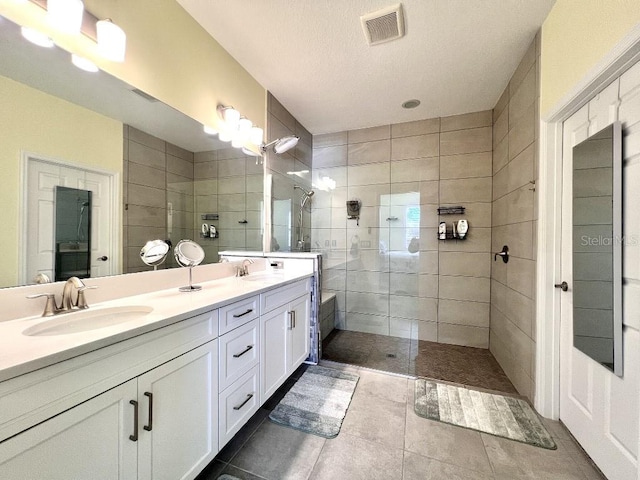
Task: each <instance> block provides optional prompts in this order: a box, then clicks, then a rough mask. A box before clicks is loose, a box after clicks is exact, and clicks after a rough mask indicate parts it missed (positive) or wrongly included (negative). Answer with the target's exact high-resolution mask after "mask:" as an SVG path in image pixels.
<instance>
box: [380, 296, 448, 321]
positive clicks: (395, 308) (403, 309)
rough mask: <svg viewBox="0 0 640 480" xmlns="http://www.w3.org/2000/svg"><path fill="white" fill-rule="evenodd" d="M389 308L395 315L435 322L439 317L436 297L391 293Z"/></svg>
mask: <svg viewBox="0 0 640 480" xmlns="http://www.w3.org/2000/svg"><path fill="white" fill-rule="evenodd" d="M389 308H390V311H391V312H392V314H393V316H394V317H399V318H412V319H415V320H421V321H425V322H435V321H436V319H437V318H438V300H437V299H436V298H418V297H405V296H402V295H391V296H390V297H389Z"/></svg>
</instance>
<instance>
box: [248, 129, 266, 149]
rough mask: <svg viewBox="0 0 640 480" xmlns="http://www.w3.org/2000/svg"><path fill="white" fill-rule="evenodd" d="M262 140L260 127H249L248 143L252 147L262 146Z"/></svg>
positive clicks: (262, 132)
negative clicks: (251, 144) (252, 145)
mask: <svg viewBox="0 0 640 480" xmlns="http://www.w3.org/2000/svg"><path fill="white" fill-rule="evenodd" d="M263 138H264V130H262V129H261V128H260V127H256V126H253V127H251V131H250V132H249V142H251V143H253V144H254V145H262V142H263V141H264V140H263Z"/></svg>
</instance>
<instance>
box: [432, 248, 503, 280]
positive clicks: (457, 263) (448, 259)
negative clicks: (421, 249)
mask: <svg viewBox="0 0 640 480" xmlns="http://www.w3.org/2000/svg"><path fill="white" fill-rule="evenodd" d="M439 272H440V274H441V275H461V276H465V277H486V278H489V277H490V276H491V254H489V253H467V252H440V269H439Z"/></svg>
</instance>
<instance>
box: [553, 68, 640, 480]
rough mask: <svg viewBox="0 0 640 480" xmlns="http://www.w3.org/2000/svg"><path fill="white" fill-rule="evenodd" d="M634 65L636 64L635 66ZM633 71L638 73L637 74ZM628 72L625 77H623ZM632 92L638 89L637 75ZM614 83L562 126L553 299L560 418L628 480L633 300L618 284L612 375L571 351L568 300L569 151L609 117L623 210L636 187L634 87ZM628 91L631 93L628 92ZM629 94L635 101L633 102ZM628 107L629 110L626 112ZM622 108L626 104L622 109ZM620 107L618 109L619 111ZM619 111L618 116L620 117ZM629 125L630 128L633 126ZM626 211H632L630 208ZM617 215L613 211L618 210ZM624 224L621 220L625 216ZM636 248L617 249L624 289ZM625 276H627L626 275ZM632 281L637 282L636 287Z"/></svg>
mask: <svg viewBox="0 0 640 480" xmlns="http://www.w3.org/2000/svg"><path fill="white" fill-rule="evenodd" d="M638 68H640V67H638ZM638 73H640V71H638ZM628 74H633V72H631V71H630V72H627V74H625V75H628ZM638 77H639V78H638V80H639V81H638V83H637V84H636V85H637V87H640V75H638ZM620 85H621V83H620V81H619V80H616V81H615V82H614V83H612V84H611V85H610V86H609V87H607V88H606V89H605V90H603V91H602V92H601V93H600V94H599V95H597V96H596V97H595V98H594V99H593V100H592V101H591V102H589V104H587V105H585V106H584V107H583V108H582V109H580V110H579V111H578V112H576V113H575V114H574V115H573V116H572V117H570V118H569V119H568V120H567V121H565V123H564V128H563V164H562V168H563V180H562V182H563V194H562V262H561V263H562V266H561V269H562V271H561V278H558V279H557V281H558V283H559V282H560V281H562V280H564V281H566V282H567V283H568V284H569V290H568V291H567V292H562V293H561V292H560V291H559V290H558V294H559V295H561V326H560V329H561V331H560V419H561V420H562V421H563V422H564V424H565V425H566V426H567V428H569V430H570V431H571V433H572V434H573V435H574V436H575V438H576V439H577V440H578V442H580V444H581V445H582V447H583V448H584V449H585V450H586V452H587V453H588V454H589V455H590V456H591V458H592V459H593V460H594V461H595V462H596V464H597V465H598V467H599V468H600V469H601V470H602V471H603V472H604V474H605V475H606V476H607V478H609V479H611V480H615V479H621V480H627V479H628V480H631V479H637V478H638V461H637V460H638V459H637V456H638V434H639V433H638V426H639V420H640V419H639V416H638V412H639V406H640V405H639V403H640V401H639V392H640V375H639V374H638V365H640V363H639V362H640V335H639V332H638V329H637V325H635V326H634V324H636V323H637V311H630V310H629V309H628V308H627V305H628V301H629V300H628V299H629V298H630V297H629V295H635V296H638V295H639V294H640V292H638V291H636V292H633V293H632V292H631V291H630V287H629V286H628V285H625V286H624V287H623V288H624V296H625V308H624V315H623V322H624V324H625V326H624V331H623V332H624V333H623V358H624V360H623V371H624V376H623V377H622V378H621V377H617V376H616V375H614V374H613V373H612V372H611V371H609V370H608V369H606V368H605V367H603V366H601V365H600V364H598V363H597V362H595V361H594V360H592V359H591V358H589V357H588V356H586V355H585V354H583V353H582V352H581V351H579V350H577V349H576V348H574V347H573V297H572V288H571V287H572V284H573V278H572V253H573V252H572V193H573V192H572V178H573V173H572V167H573V158H572V148H573V146H575V145H576V144H577V143H580V142H581V141H582V140H584V139H586V138H587V137H588V136H589V135H592V134H594V133H596V132H597V131H599V130H601V129H602V128H604V127H606V126H607V125H609V124H611V123H612V122H614V121H616V120H618V119H619V120H620V121H621V122H622V127H623V137H624V138H625V147H624V148H623V156H624V158H625V165H624V169H623V172H624V173H623V177H625V182H627V181H628V179H629V177H630V174H632V173H635V175H636V178H637V180H638V181H637V183H635V185H634V187H633V188H628V187H629V186H630V185H628V184H627V185H626V187H627V188H625V193H624V199H623V204H624V205H625V208H626V211H629V210H630V209H631V208H630V206H631V205H634V204H635V203H637V200H636V201H634V198H635V199H637V193H636V192H634V191H633V189H634V188H635V189H636V190H637V188H639V187H640V162H637V163H638V166H637V167H635V168H636V169H637V171H636V170H635V169H634V170H633V171H632V170H631V169H632V167H631V162H629V159H630V158H632V157H634V156H635V157H638V156H639V154H640V141H637V140H636V144H637V145H636V150H637V151H636V153H635V154H634V153H633V152H632V151H631V149H630V148H628V147H629V146H630V142H629V139H630V138H631V137H632V136H635V137H636V138H637V139H638V140H640V129H639V128H638V127H640V88H634V89H629V91H630V93H629V94H628V95H623V94H622V89H621V88H620ZM631 91H635V94H633V95H632V94H631ZM633 97H635V99H633ZM631 103H634V104H635V107H634V108H629V106H630V105H631ZM625 104H627V105H625ZM623 107H624V108H623ZM623 111H624V112H625V113H624V115H623V114H622V112H623ZM634 124H637V125H636V126H635V127H634V126H633V125H634ZM633 210H635V211H637V209H636V208H633ZM618 214H620V212H618ZM625 220H626V218H625ZM623 233H624V235H625V237H629V238H630V237H631V236H633V235H636V236H637V235H638V234H639V233H640V221H638V222H636V223H635V224H633V223H632V222H631V221H629V222H625V224H624V227H623ZM638 248H639V247H638V246H635V247H633V248H632V247H629V248H626V247H624V264H625V267H624V273H623V275H624V277H625V282H623V283H626V284H629V283H633V282H632V281H631V278H630V277H632V276H635V278H637V279H639V280H640V272H638V271H637V270H638V269H640V264H638V263H637V262H636V264H635V265H634V267H633V270H634V272H633V273H632V272H631V271H630V269H629V265H628V264H627V262H628V261H629V260H630V256H631V255H637V254H638V252H636V250H637V249H638ZM630 273H632V275H630ZM636 283H637V282H636Z"/></svg>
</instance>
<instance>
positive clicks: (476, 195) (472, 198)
mask: <svg viewBox="0 0 640 480" xmlns="http://www.w3.org/2000/svg"><path fill="white" fill-rule="evenodd" d="M491 200H492V199H491V177H484V178H465V179H461V180H442V181H441V182H440V202H441V203H443V204H454V203H455V204H459V203H466V202H490V201H491Z"/></svg>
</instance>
